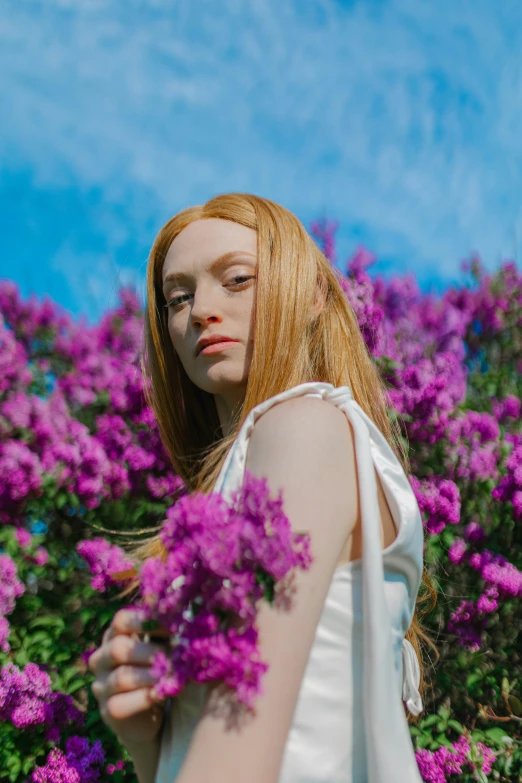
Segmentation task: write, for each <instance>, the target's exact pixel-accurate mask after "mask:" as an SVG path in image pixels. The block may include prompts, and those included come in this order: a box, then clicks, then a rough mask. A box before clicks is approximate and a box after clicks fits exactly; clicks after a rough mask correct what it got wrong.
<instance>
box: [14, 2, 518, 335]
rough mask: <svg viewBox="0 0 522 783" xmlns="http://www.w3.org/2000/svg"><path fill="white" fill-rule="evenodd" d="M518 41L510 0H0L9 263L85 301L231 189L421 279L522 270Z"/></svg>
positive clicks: (47, 287) (342, 249) (54, 292)
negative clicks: (192, 211) (465, 264)
mask: <svg viewBox="0 0 522 783" xmlns="http://www.w3.org/2000/svg"><path fill="white" fill-rule="evenodd" d="M521 51H522V3H521V2H520V0H502V1H501V2H491V1H490V0H488V1H486V0H459V2H455V1H454V0H432V1H431V2H427V1H426V0H359V1H357V0H285V2H281V0H249V2H240V0H220V2H219V3H217V2H215V1H214V0H175V2H174V0H170V2H167V0H148V1H147V2H144V1H142V0H126V2H121V0H45V2H44V1H43V0H16V1H15V0H12V1H11V2H7V3H2V4H1V6H0V71H1V73H2V79H1V83H0V100H1V114H2V122H1V123H0V167H1V178H0V210H1V214H2V218H3V220H2V224H3V225H2V230H1V231H0V277H9V278H11V279H14V280H16V281H17V282H18V283H19V284H20V286H21V288H22V291H23V292H24V294H27V293H30V292H35V293H37V294H39V295H42V294H44V293H48V294H49V295H50V296H52V297H53V298H54V299H55V300H56V301H58V302H60V303H61V304H62V305H64V306H65V307H66V308H68V309H70V310H71V311H72V312H74V313H80V312H81V313H86V314H87V315H88V317H89V319H90V320H92V319H95V318H97V317H98V316H99V315H100V313H101V312H103V311H104V310H105V309H106V308H107V307H108V306H111V305H114V304H115V301H116V291H117V288H118V286H119V285H120V284H121V283H131V282H132V283H134V284H135V285H136V286H137V287H138V288H140V290H142V288H143V278H144V269H145V264H146V259H147V253H148V250H149V248H150V245H151V243H152V240H153V238H154V235H155V233H156V231H157V230H158V229H159V228H160V227H161V225H162V224H163V223H164V222H165V221H166V220H167V219H168V218H169V217H170V216H171V215H172V214H174V213H175V212H177V211H178V210H179V209H182V208H183V207H185V206H188V205H190V204H195V203H202V202H203V201H205V200H206V199H207V198H209V197H210V196H212V195H214V194H215V193H219V192H226V191H248V192H253V193H256V194H258V195H262V196H266V197H268V198H271V199H274V200H275V201H278V202H280V203H281V204H283V205H284V206H286V207H288V208H289V209H291V210H292V211H294V212H295V213H296V214H297V215H298V217H299V218H300V219H301V220H302V221H303V222H304V223H305V225H306V226H307V227H309V226H310V222H311V221H312V220H313V219H315V218H317V217H320V216H322V215H328V216H329V217H331V218H335V219H336V220H338V221H339V222H340V229H339V233H338V239H339V244H338V248H339V266H340V267H341V268H344V265H345V261H346V258H347V257H348V256H349V255H350V254H351V253H352V252H353V250H354V249H355V248H356V247H357V245H358V244H360V243H364V244H366V246H367V247H369V249H370V250H372V251H373V252H375V253H376V255H377V256H378V259H379V261H378V263H377V264H376V265H375V267H374V268H373V270H374V271H375V273H382V274H385V275H386V276H389V275H391V274H406V273H408V272H414V273H415V274H416V276H417V278H418V280H419V282H420V284H421V286H422V287H423V288H424V289H425V290H427V289H428V288H429V287H434V288H436V289H437V290H441V289H442V288H443V287H444V286H446V285H448V284H450V283H451V282H452V281H457V280H459V279H461V273H460V261H461V259H463V258H464V257H468V256H469V255H470V253H472V252H473V251H477V252H479V253H480V255H481V256H482V259H483V262H484V264H485V266H486V267H488V268H490V269H494V268H496V267H497V266H498V264H499V262H500V260H501V259H502V258H514V259H515V260H516V261H517V263H518V264H519V266H520V265H522V262H521V255H522V130H521V129H522V57H521V54H520V53H521ZM372 273H373V271H372Z"/></svg>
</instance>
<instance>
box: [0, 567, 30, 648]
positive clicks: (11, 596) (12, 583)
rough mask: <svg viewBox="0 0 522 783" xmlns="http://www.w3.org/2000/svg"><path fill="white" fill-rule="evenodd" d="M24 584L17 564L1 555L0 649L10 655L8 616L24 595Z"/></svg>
mask: <svg viewBox="0 0 522 783" xmlns="http://www.w3.org/2000/svg"><path fill="white" fill-rule="evenodd" d="M24 591H25V587H24V585H23V582H21V581H20V579H18V573H17V570H16V563H15V562H14V560H13V559H12V558H11V557H9V555H1V554H0V649H2V650H3V651H4V652H5V653H8V652H9V650H10V649H11V648H10V645H9V642H8V641H7V638H8V636H9V623H8V622H7V620H6V615H8V614H11V612H12V611H13V609H14V608H15V603H16V599H17V598H19V597H20V596H21V595H23V594H24Z"/></svg>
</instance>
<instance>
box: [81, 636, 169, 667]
mask: <svg viewBox="0 0 522 783" xmlns="http://www.w3.org/2000/svg"><path fill="white" fill-rule="evenodd" d="M165 650H166V646H165V645H162V644H152V643H150V642H149V643H147V642H140V641H138V640H136V639H132V638H131V637H130V636H122V635H121V634H120V635H119V636H115V637H114V638H113V639H111V640H110V641H109V642H107V644H105V645H104V646H103V647H100V648H99V650H98V651H97V652H98V653H99V655H98V658H97V660H96V661H95V664H96V672H102V671H107V670H110V669H115V668H116V667H117V666H123V665H124V664H130V665H133V664H135V665H137V666H150V665H151V663H152V659H153V658H154V656H155V655H156V653H158V652H165ZM94 655H96V653H93V656H94Z"/></svg>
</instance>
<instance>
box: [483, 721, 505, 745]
mask: <svg viewBox="0 0 522 783" xmlns="http://www.w3.org/2000/svg"><path fill="white" fill-rule="evenodd" d="M484 733H485V735H486V737H488V739H490V740H491V741H492V742H496V743H497V745H504V744H506V742H505V741H506V739H507V740H508V743H509V742H510V741H511V737H509V736H508V735H507V734H506V732H505V731H504V729H501V728H500V726H494V727H493V728H491V729H486V731H485V732H484Z"/></svg>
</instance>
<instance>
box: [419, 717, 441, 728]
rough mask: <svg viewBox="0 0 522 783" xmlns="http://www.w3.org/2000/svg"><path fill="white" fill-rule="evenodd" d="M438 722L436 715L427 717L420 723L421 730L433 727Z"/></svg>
mask: <svg viewBox="0 0 522 783" xmlns="http://www.w3.org/2000/svg"><path fill="white" fill-rule="evenodd" d="M439 720H440V718H439V716H438V715H428V717H427V718H424V720H423V721H422V722H421V725H422V728H423V729H425V728H428V727H429V726H434V725H435V724H436V723H438V722H439Z"/></svg>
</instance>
